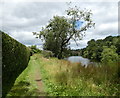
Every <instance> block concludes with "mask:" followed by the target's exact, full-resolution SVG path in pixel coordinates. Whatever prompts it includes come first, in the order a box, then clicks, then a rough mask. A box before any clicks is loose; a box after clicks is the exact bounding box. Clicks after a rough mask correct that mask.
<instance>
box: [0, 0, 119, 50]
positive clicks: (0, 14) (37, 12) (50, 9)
mask: <svg viewBox="0 0 120 98" xmlns="http://www.w3.org/2000/svg"><path fill="white" fill-rule="evenodd" d="M35 1H36V0H35ZM35 1H33V0H31V1H30V2H28V0H27V1H23V0H22V1H21V0H12V1H8V0H5V1H2V2H1V3H0V5H1V6H0V22H2V23H1V24H0V29H1V30H3V31H4V32H6V33H9V35H11V36H12V37H14V38H15V39H17V40H18V41H20V42H21V43H23V44H25V45H33V44H36V45H38V46H39V47H41V48H42V41H41V40H38V39H36V38H35V36H33V35H32V32H33V31H36V32H38V31H40V30H41V27H42V26H45V25H46V24H47V23H48V21H49V20H50V19H51V18H52V17H53V16H54V15H65V12H64V11H65V9H66V8H67V6H66V3H65V1H64V2H59V3H58V2H45V1H44V2H39V1H38V0H37V1H36V2H35ZM110 1H111V2H103V0H100V2H98V1H96V0H90V2H88V1H83V0H82V2H74V3H73V4H72V5H73V6H74V5H75V4H76V5H77V6H80V8H81V9H83V8H86V9H91V10H92V12H93V18H92V19H93V21H94V22H95V23H96V27H95V29H93V28H92V29H90V30H88V31H87V32H86V36H85V37H84V38H83V40H81V41H79V42H78V43H79V46H78V47H77V46H76V45H75V42H73V41H71V48H72V49H75V48H83V47H85V46H86V45H87V41H89V40H91V39H100V38H105V37H106V36H108V35H117V33H118V7H117V5H118V3H117V1H118V0H116V1H113V0H110Z"/></svg>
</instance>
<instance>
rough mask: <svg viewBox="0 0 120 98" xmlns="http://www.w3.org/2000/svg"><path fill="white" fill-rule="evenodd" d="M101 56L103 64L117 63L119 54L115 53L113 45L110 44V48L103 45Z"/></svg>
mask: <svg viewBox="0 0 120 98" xmlns="http://www.w3.org/2000/svg"><path fill="white" fill-rule="evenodd" d="M101 56H102V59H101V62H103V63H104V64H108V65H112V64H113V63H117V62H118V59H119V56H118V54H117V53H116V47H115V46H111V47H110V48H108V47H107V46H104V47H103V52H102V54H101Z"/></svg>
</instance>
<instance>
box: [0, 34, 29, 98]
mask: <svg viewBox="0 0 120 98" xmlns="http://www.w3.org/2000/svg"><path fill="white" fill-rule="evenodd" d="M0 33H2V96H3V97H4V96H6V94H7V93H8V92H9V90H10V89H11V87H12V86H13V84H14V82H15V80H16V78H17V77H18V76H19V75H20V73H21V72H22V71H23V70H24V69H25V68H26V67H27V65H28V62H29V59H30V50H29V48H28V47H26V46H25V45H23V44H21V43H19V42H18V41H16V40H15V39H13V38H11V37H10V36H9V35H7V34H5V33H4V32H0Z"/></svg>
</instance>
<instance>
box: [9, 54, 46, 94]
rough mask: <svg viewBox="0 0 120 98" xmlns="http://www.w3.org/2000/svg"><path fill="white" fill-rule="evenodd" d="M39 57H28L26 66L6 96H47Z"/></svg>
mask: <svg viewBox="0 0 120 98" xmlns="http://www.w3.org/2000/svg"><path fill="white" fill-rule="evenodd" d="M39 62H40V59H39V58H38V57H37V56H36V55H33V56H31V57H30V61H29V64H28V66H27V68H26V69H25V70H24V71H23V72H22V73H21V74H20V75H19V77H18V78H17V79H16V81H15V83H14V86H13V87H12V89H11V90H10V92H9V93H8V94H7V96H47V93H46V92H45V88H44V83H43V81H42V78H41V73H40V64H39Z"/></svg>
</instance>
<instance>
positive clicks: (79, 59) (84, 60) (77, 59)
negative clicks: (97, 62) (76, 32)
mask: <svg viewBox="0 0 120 98" xmlns="http://www.w3.org/2000/svg"><path fill="white" fill-rule="evenodd" d="M67 60H68V61H70V62H73V63H77V62H80V63H81V64H82V65H83V66H87V65H88V64H90V63H91V62H90V60H89V59H87V58H83V57H82V56H70V57H68V58H67Z"/></svg>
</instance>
